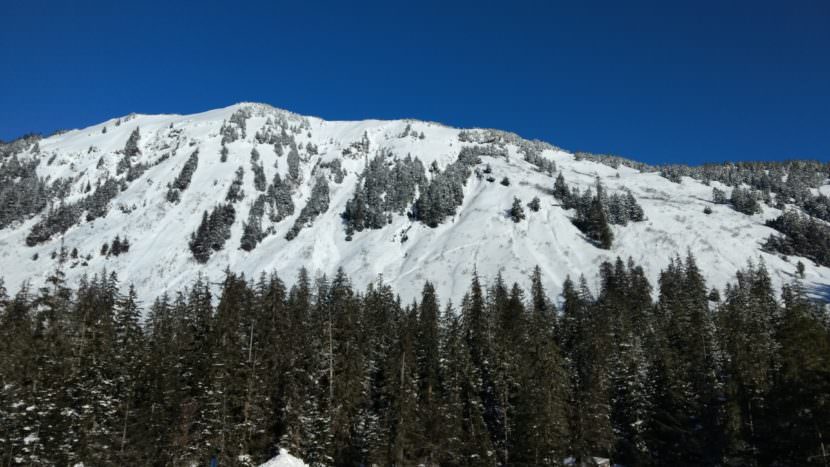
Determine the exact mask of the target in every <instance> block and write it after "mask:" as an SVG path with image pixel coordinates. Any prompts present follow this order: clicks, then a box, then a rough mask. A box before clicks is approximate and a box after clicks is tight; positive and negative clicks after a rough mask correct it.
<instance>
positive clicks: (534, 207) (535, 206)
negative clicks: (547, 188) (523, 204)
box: [527, 196, 542, 212]
mask: <svg viewBox="0 0 830 467" xmlns="http://www.w3.org/2000/svg"><path fill="white" fill-rule="evenodd" d="M527 207H529V208H530V210H531V211H533V212H539V209H541V208H542V205H541V201H540V200H539V197H538V196H534V197H533V199H532V200H530V202H529V203H527Z"/></svg>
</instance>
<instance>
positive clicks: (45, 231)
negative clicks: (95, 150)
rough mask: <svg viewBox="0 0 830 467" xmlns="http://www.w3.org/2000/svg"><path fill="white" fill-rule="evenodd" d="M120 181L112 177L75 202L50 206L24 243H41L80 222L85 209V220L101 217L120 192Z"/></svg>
mask: <svg viewBox="0 0 830 467" xmlns="http://www.w3.org/2000/svg"><path fill="white" fill-rule="evenodd" d="M120 189H121V186H120V182H119V181H118V180H116V179H114V178H109V179H107V180H106V181H105V182H104V183H102V184H100V185H99V186H98V187H97V188H96V189H95V192H93V193H92V194H91V195H89V196H87V197H85V198H83V199H81V200H80V201H77V202H75V203H63V202H61V203H60V204H59V205H58V206H57V207H56V208H50V209H49V211H47V212H46V213H45V214H44V216H43V219H41V220H40V221H39V222H37V223H36V224H35V225H33V226H32V230H31V231H30V232H29V235H27V236H26V245H28V246H34V245H37V244H39V243H43V242H45V241H47V240H49V239H50V238H52V237H53V236H55V235H56V234H62V233H64V232H66V231H67V230H69V228H70V227H72V226H73V225H76V224H78V223H79V222H80V215H81V214H82V213H83V212H84V210H86V220H87V222H91V221H93V220H95V219H97V218H99V217H103V216H105V215H106V214H107V212H108V211H109V203H110V201H112V199H113V198H115V196H116V195H118V193H119V192H120Z"/></svg>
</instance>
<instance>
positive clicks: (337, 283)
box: [0, 255, 830, 466]
mask: <svg viewBox="0 0 830 467" xmlns="http://www.w3.org/2000/svg"><path fill="white" fill-rule="evenodd" d="M529 279H530V281H529V282H530V288H529V289H527V290H524V289H522V288H521V287H520V286H519V285H518V284H513V285H509V284H507V283H505V282H504V280H503V279H502V277H501V276H497V277H496V278H494V279H493V281H492V282H491V283H490V284H489V285H486V286H485V285H484V284H483V283H482V281H481V279H480V278H479V277H478V276H477V275H474V277H473V280H472V282H471V284H470V288H469V290H468V292H467V294H466V295H465V296H464V298H463V300H461V302H460V303H458V304H455V305H454V304H451V303H448V304H447V305H446V306H443V307H442V306H440V302H439V297H437V296H436V293H435V289H434V287H433V286H432V285H431V284H430V283H426V284H425V285H424V287H423V292H422V294H421V296H420V298H419V299H418V300H417V301H415V302H413V303H411V304H405V303H402V302H401V300H400V299H399V298H398V297H396V295H395V293H394V291H393V290H392V289H391V288H390V287H389V286H388V285H386V284H384V283H383V282H382V281H381V280H378V281H377V282H376V283H373V284H371V285H370V286H368V287H367V288H366V290H364V291H358V290H356V289H355V288H354V287H353V286H352V285H351V283H350V281H349V278H348V277H347V276H346V275H345V274H344V273H343V272H338V273H337V274H336V275H335V276H334V277H332V278H326V277H320V278H317V279H316V280H312V279H311V278H310V277H309V275H308V274H307V273H306V272H305V271H304V270H303V271H301V272H300V274H299V276H298V277H297V279H296V283H295V285H293V286H292V287H290V288H288V287H286V285H285V284H284V283H283V282H282V281H281V280H280V279H279V278H278V277H276V276H275V275H271V276H265V275H263V276H261V277H260V278H259V279H258V280H256V281H250V280H248V279H246V278H245V277H243V276H239V275H236V274H233V273H231V272H227V273H226V276H225V278H224V281H223V282H222V284H221V287H220V291H219V295H218V297H215V296H213V295H212V294H211V288H212V287H211V286H210V284H209V283H207V282H206V281H205V280H204V279H203V278H199V279H197V280H196V281H195V282H194V283H193V284H192V285H191V286H190V287H189V288H188V289H187V290H184V291H182V292H179V293H176V294H175V295H173V296H169V295H163V296H161V297H158V298H157V299H156V300H155V301H154V302H153V303H152V304H151V305H150V306H149V308H148V310H147V312H146V315H145V318H146V319H145V320H143V322H142V320H141V319H140V317H141V315H142V312H141V304H139V303H138V301H137V298H136V293H135V291H134V290H133V289H132V287H130V288H129V290H128V292H127V293H126V294H125V295H122V294H121V293H120V292H119V290H120V285H119V283H118V279H117V277H116V275H115V274H114V273H111V274H107V273H106V272H104V273H102V274H101V275H100V276H95V277H92V278H91V279H84V280H82V281H81V282H80V284H79V286H78V287H77V289H75V290H71V289H70V288H68V287H67V285H66V284H65V283H64V280H63V275H62V273H61V272H60V270H58V271H57V272H56V273H54V274H53V275H52V276H51V277H50V278H49V281H48V283H47V284H46V285H45V286H44V287H42V288H41V289H39V290H33V289H31V288H30V287H29V286H28V285H25V284H24V286H23V287H22V288H21V290H20V291H18V292H17V293H16V294H15V295H14V296H13V297H8V296H7V295H6V291H5V289H3V288H2V286H0V420H3V423H2V427H0V464H2V465H74V464H75V463H79V462H83V463H85V464H86V465H191V464H198V465H204V464H205V463H207V462H208V460H209V459H210V458H211V457H212V456H216V457H217V458H218V459H219V465H257V464H258V463H259V462H262V461H263V460H265V459H267V458H269V457H270V456H272V455H274V454H275V453H276V452H277V449H278V448H280V447H282V448H286V449H288V450H289V451H290V452H291V453H293V454H295V455H297V456H299V457H301V458H303V459H304V460H305V461H306V462H308V463H309V464H311V465H343V466H347V465H419V464H421V465H442V466H443V465H446V466H485V465H511V466H530V465H534V466H536V465H561V464H563V463H565V461H566V460H567V459H569V458H570V459H572V460H574V461H575V462H580V461H586V460H588V459H589V458H591V457H592V456H597V457H606V458H611V459H612V460H613V462H615V463H617V464H621V465H826V462H827V461H828V454H827V447H826V445H825V443H826V441H824V440H825V439H826V438H827V436H828V433H830V404H828V403H827V395H828V394H830V330H828V317H827V314H826V308H823V307H821V306H819V305H817V304H815V303H813V302H811V301H810V300H808V299H807V297H806V296H805V294H804V291H803V290H802V289H801V287H800V285H799V284H798V283H797V282H796V283H793V284H790V285H788V286H785V287H784V289H783V292H782V294H781V297H780V299H777V298H776V296H775V294H774V291H773V288H772V286H771V282H770V278H769V276H768V274H767V272H766V270H765V268H764V266H763V264H761V265H752V264H750V265H749V266H748V267H747V268H746V269H744V270H742V271H739V272H738V273H737V275H736V278H735V282H734V284H732V285H729V286H727V287H726V289H725V290H723V291H722V292H723V293H722V295H723V297H722V299H721V297H720V296H721V293H720V292H719V291H717V290H711V291H710V290H708V289H707V286H706V284H705V282H704V280H703V278H702V276H701V273H700V271H699V269H698V266H697V265H696V263H695V260H694V258H693V257H692V256H691V255H689V256H688V257H687V258H686V259H685V260H681V259H679V258H677V259H675V260H673V261H672V262H671V263H670V265H669V267H668V268H667V269H666V270H665V271H663V272H662V273H661V275H660V280H659V284H658V285H659V293H658V294H657V296H658V298H657V300H656V301H654V300H652V288H651V285H650V284H649V282H648V280H646V278H645V275H644V273H643V270H642V269H641V268H640V267H638V266H637V265H635V264H633V263H632V262H631V261H629V262H628V263H627V264H626V263H624V262H623V261H621V260H619V259H618V260H617V261H616V262H613V263H610V262H606V263H603V264H602V265H601V266H600V270H599V279H600V280H599V283H600V286H599V289H598V290H596V291H591V290H590V289H589V287H588V286H587V281H586V280H585V279H584V278H580V279H579V280H577V281H572V280H571V279H568V280H567V281H566V282H565V284H564V288H563V289H564V290H563V293H562V296H561V297H560V298H561V300H557V302H558V303H559V305H558V306H557V305H556V304H554V302H553V301H551V299H550V297H548V295H547V293H546V291H545V289H544V288H543V286H542V277H541V272H540V269H539V268H538V267H537V268H536V269H535V270H534V272H533V274H532V276H531V277H530V278H529Z"/></svg>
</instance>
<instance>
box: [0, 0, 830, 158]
mask: <svg viewBox="0 0 830 467" xmlns="http://www.w3.org/2000/svg"><path fill="white" fill-rule="evenodd" d="M0 13H2V14H1V15H0V16H2V18H3V20H2V27H0V138H2V139H6V140H8V139H11V138H13V137H16V136H19V135H20V134H23V133H26V132H41V133H50V132H52V131H54V130H56V129H59V128H78V127H83V126H86V125H89V124H93V123H97V122H100V121H102V120H104V119H107V118H111V117H114V116H119V115H124V114H127V113H129V112H133V111H134V112H140V113H161V112H165V113H192V112H198V111H202V110H208V109H211V108H216V107H222V106H226V105H230V104H232V103H235V102H239V101H257V102H266V103H269V104H272V105H275V106H277V107H282V108H286V109H289V110H293V111H295V112H299V113H303V114H310V115H317V116H320V117H323V118H326V119H362V118H384V119H386V118H401V117H412V118H419V119H425V120H434V121H439V122H443V123H447V124H450V125H453V126H460V127H468V126H477V127H494V128H501V129H507V130H512V131H515V132H517V133H519V134H521V135H522V136H525V137H529V138H539V139H543V140H546V141H549V142H551V143H553V144H556V145H559V146H561V147H564V148H567V149H572V150H587V151H592V152H605V153H614V154H620V155H624V156H628V157H631V158H634V159H638V160H642V161H645V162H651V163H662V162H686V163H699V162H704V161H723V160H738V159H784V158H812V159H820V160H824V161H827V160H830V1H826V0H818V1H786V2H784V1H775V2H771V1H769V2H768V1H765V0H757V1H746V2H735V1H728V0H720V1H711V2H710V1H688V2H679V1H678V2H675V1H654V2H621V1H609V2H594V1H568V2H555V1H535V2H530V1H510V2H507V1H503V2H489V1H475V2H473V1H470V2H449V1H444V2H431V1H424V2H419V1H409V2H394V1H388V0H387V1H378V2H375V1H365V2H361V1H356V2H345V1H344V2H316V1H303V0H292V1H290V2H278V1H261V2H243V1H239V2H215V1H210V0H204V1H200V2H184V1H172V0H169V1H159V2H156V1H154V0H151V1H128V2H120V1H113V0H108V1H105V2H103V1H102V2H93V1H83V0H80V1H71V2H70V1H66V2H58V1H54V2H47V1H41V0H26V1H23V0H20V1H17V0H6V1H4V2H3V3H2V5H1V6H0Z"/></svg>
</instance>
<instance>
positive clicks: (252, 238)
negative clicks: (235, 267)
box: [239, 195, 266, 251]
mask: <svg viewBox="0 0 830 467" xmlns="http://www.w3.org/2000/svg"><path fill="white" fill-rule="evenodd" d="M265 200H266V196H265V195H259V196H258V197H257V199H256V201H254V204H253V205H252V206H251V210H250V211H249V213H248V220H247V221H246V222H245V223H244V224H243V225H242V239H241V241H240V244H239V247H240V248H242V249H243V250H245V251H251V250H253V249H254V248H256V246H257V244H258V243H259V242H260V241H262V239H263V238H265V233H263V231H262V215H263V214H264V213H265Z"/></svg>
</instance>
